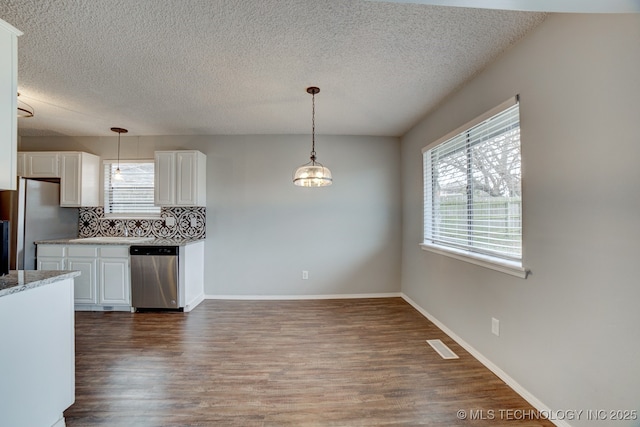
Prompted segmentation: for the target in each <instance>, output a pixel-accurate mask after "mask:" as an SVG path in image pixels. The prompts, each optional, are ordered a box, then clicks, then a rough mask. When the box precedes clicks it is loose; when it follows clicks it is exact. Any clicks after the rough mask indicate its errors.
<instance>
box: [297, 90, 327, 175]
mask: <svg viewBox="0 0 640 427" xmlns="http://www.w3.org/2000/svg"><path fill="white" fill-rule="evenodd" d="M319 92H320V89H319V88H317V87H314V86H312V87H308V88H307V93H309V94H311V157H309V158H310V159H311V161H310V162H309V163H306V164H304V165H302V166H300V167H299V168H298V169H296V171H295V173H294V174H293V183H294V184H295V185H297V186H299V187H326V186H327V185H331V183H332V182H333V178H332V177H331V171H330V170H329V168H327V167H324V166H323V165H322V164H321V163H319V162H316V94H317V93H319Z"/></svg>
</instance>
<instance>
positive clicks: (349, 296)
mask: <svg viewBox="0 0 640 427" xmlns="http://www.w3.org/2000/svg"><path fill="white" fill-rule="evenodd" d="M394 297H402V294H401V293H400V292H390V293H382V294H327V295H205V297H204V298H205V299H217V300H259V301H261V300H265V301H267V300H268V301H271V300H274V301H275V300H310V299H357V298H394Z"/></svg>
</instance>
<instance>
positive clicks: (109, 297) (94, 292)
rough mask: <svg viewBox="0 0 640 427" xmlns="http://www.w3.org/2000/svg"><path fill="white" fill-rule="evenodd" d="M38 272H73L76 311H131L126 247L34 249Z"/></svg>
mask: <svg viewBox="0 0 640 427" xmlns="http://www.w3.org/2000/svg"><path fill="white" fill-rule="evenodd" d="M37 259H38V261H37V265H38V270H76V271H80V272H81V274H80V276H78V277H76V278H75V279H74V302H75V308H76V310H96V311H102V310H116V311H129V310H131V284H130V278H129V247H128V246H118V245H49V244H40V245H38V252H37Z"/></svg>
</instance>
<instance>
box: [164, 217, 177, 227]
mask: <svg viewBox="0 0 640 427" xmlns="http://www.w3.org/2000/svg"><path fill="white" fill-rule="evenodd" d="M164 225H166V226H167V227H173V226H175V225H176V219H175V218H174V217H172V216H168V217H166V218H165V219H164Z"/></svg>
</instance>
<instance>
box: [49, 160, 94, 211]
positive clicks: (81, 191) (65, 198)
mask: <svg viewBox="0 0 640 427" xmlns="http://www.w3.org/2000/svg"><path fill="white" fill-rule="evenodd" d="M59 154H60V206H66V207H80V206H98V205H100V201H99V200H98V199H99V195H100V191H99V185H100V157H98V156H95V155H93V154H89V153H80V152H69V153H64V152H63V153H59Z"/></svg>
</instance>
